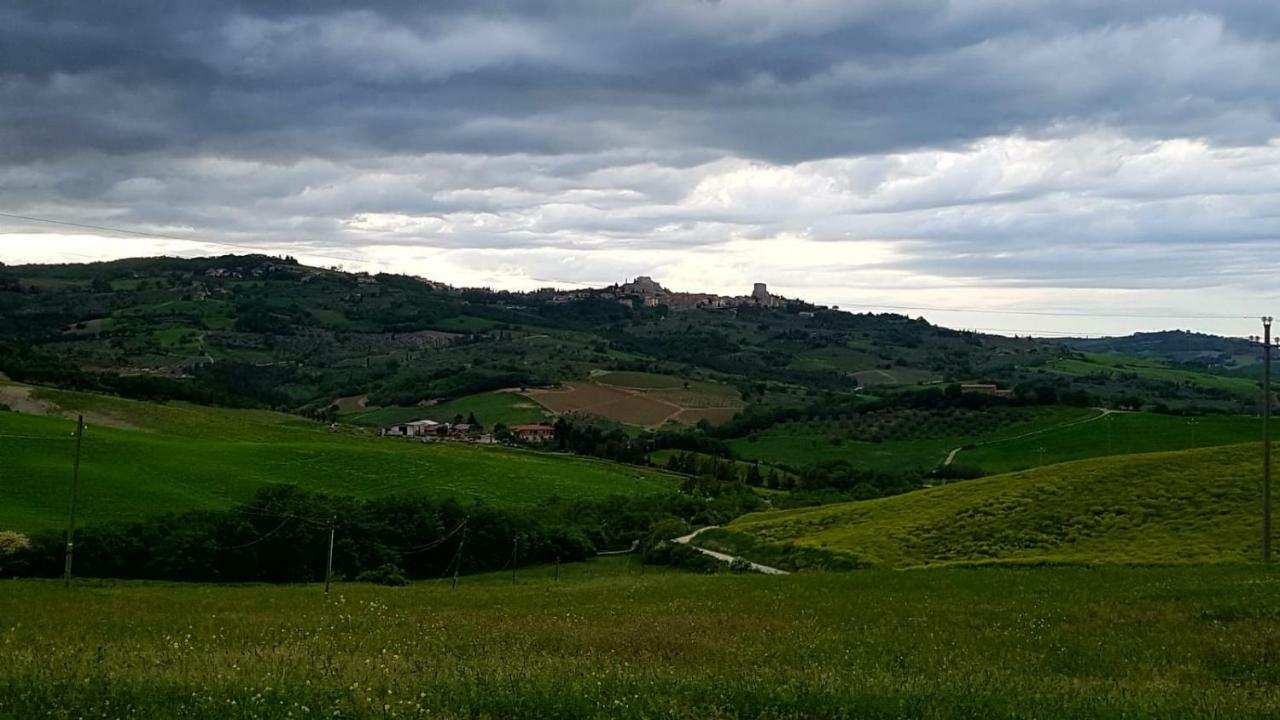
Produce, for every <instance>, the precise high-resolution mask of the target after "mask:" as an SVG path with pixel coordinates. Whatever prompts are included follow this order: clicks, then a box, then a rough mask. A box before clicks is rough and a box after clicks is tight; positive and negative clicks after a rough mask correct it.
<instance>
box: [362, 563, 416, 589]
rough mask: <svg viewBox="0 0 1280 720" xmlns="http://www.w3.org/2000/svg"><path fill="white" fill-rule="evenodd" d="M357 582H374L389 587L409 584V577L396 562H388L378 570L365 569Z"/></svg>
mask: <svg viewBox="0 0 1280 720" xmlns="http://www.w3.org/2000/svg"><path fill="white" fill-rule="evenodd" d="M356 582H367V583H374V584H377V585H386V586H388V587H404V586H406V585H408V584H409V578H408V577H406V576H405V574H404V571H403V570H401V569H400V568H399V567H397V566H396V565H395V564H394V563H387V564H385V565H383V566H381V567H379V568H377V569H376V570H365V571H364V572H362V573H360V574H359V575H357V576H356Z"/></svg>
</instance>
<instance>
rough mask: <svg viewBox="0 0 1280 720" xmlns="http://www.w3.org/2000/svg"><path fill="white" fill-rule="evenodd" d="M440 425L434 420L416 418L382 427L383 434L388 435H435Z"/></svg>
mask: <svg viewBox="0 0 1280 720" xmlns="http://www.w3.org/2000/svg"><path fill="white" fill-rule="evenodd" d="M439 427H440V423H438V422H436V421H434V420H414V421H413V422H407V423H398V424H396V425H388V426H386V427H384V428H382V434H383V435H384V436H386V437H427V436H428V435H434V434H435V433H436V429H437V428H439Z"/></svg>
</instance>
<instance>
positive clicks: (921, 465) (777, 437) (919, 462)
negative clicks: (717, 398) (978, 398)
mask: <svg viewBox="0 0 1280 720" xmlns="http://www.w3.org/2000/svg"><path fill="white" fill-rule="evenodd" d="M993 412H995V411H993ZM1098 414H1099V412H1098V411H1097V410H1091V409H1088V408H1070V407H1045V408H1028V409H1026V410H1024V411H1021V412H1018V413H1016V414H1015V413H1013V412H1006V413H1004V415H1005V416H1007V418H1008V420H1007V422H1001V423H998V425H997V427H995V428H993V429H984V430H982V431H981V432H979V433H976V434H975V433H970V432H966V431H965V430H963V429H961V428H960V427H948V426H941V427H938V428H935V430H934V431H933V432H928V433H923V434H925V435H926V436H925V437H914V438H911V439H892V438H891V439H886V440H884V441H882V442H866V441H858V440H850V439H847V435H848V434H849V432H848V430H847V429H845V428H842V427H841V425H840V424H839V423H835V422H831V421H816V422H792V423H783V424H780V425H775V426H774V427H771V428H769V429H768V430H765V431H763V432H761V433H758V434H757V435H756V436H754V437H753V438H740V439H736V440H732V441H730V443H729V445H730V447H731V448H732V449H733V450H734V451H735V452H737V453H738V454H739V455H740V456H742V457H744V458H747V459H749V460H760V461H761V462H768V463H773V464H778V465H790V466H793V467H802V466H804V465H811V464H814V463H821V462H830V461H835V460H845V461H848V462H849V463H851V464H853V465H856V466H859V467H865V468H871V469H877V470H903V469H911V468H915V469H921V470H928V469H931V468H934V467H936V466H938V465H940V464H942V462H943V461H945V460H946V458H947V454H948V453H949V452H951V451H952V450H954V449H955V448H958V447H962V446H964V445H969V444H974V443H979V442H987V441H993V440H999V439H1004V438H1012V437H1016V436H1019V435H1023V434H1026V433H1030V432H1037V431H1042V430H1047V429H1049V428H1054V427H1059V426H1062V425H1066V424H1068V423H1073V422H1078V421H1080V420H1083V419H1086V418H1090V417H1094V416H1097V415H1098ZM992 417H996V416H994V415H993V416H992ZM850 422H852V423H857V422H860V421H858V420H853V421H850Z"/></svg>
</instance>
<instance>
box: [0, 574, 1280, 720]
mask: <svg viewBox="0 0 1280 720" xmlns="http://www.w3.org/2000/svg"><path fill="white" fill-rule="evenodd" d="M521 573H522V574H521V575H520V579H519V584H518V585H516V586H512V585H511V584H510V577H509V576H507V575H496V576H491V577H488V578H481V579H474V580H464V582H463V584H462V585H461V586H460V587H459V588H458V590H456V591H450V590H449V588H448V585H447V584H445V583H423V584H419V585H416V586H413V587H411V588H408V589H403V590H393V589H387V588H378V587H372V586H360V585H339V586H337V588H336V591H335V594H334V597H333V599H332V601H330V602H328V603H326V602H324V600H323V599H322V597H321V593H320V589H319V588H318V587H315V586H292V587H261V586H240V587H227V586H221V587H219V586H182V585H164V584H142V583H115V584H80V585H76V586H75V587H73V588H72V589H71V590H70V591H66V590H64V589H63V588H62V587H61V585H59V584H57V583H50V582H27V581H23V582H8V583H4V584H0V717H3V718H24V719H25V718H33V717H121V718H124V717H127V718H176V717H209V718H305V717H326V718H329V717H343V718H388V717H448V718H453V717H471V718H481V717H492V718H548V717H559V718H664V717H670V718H738V717H765V718H939V719H941V718H1024V717H1036V718H1044V719H1046V720H1057V719H1061V718H1079V719H1084V718H1089V719H1090V720H1092V719H1095V718H1121V717H1123V718H1174V717H1177V718H1272V717H1275V710H1276V708H1277V707H1280V664H1277V663H1276V662H1275V658H1276V656H1277V652H1278V651H1280V609H1278V608H1280V575H1276V574H1275V573H1272V572H1267V571H1265V570H1262V569H1260V568H1245V567H1193V568H1172V569H1108V570H1083V569H1071V568H1059V569H1048V568H1041V569H1024V570H1010V569H1004V570H1001V569H983V570H967V571H963V570H938V571H920V572H907V573H903V572H889V571H859V572H853V573H844V574H838V575H824V574H811V575H803V576H791V577H782V578H771V577H761V576H713V577H704V576H693V575H683V574H675V573H664V574H659V573H653V572H652V571H651V572H650V573H649V574H646V575H643V576H641V575H638V574H635V571H634V569H632V571H631V572H630V573H628V572H627V568H626V566H625V565H624V564H623V563H620V562H619V563H588V564H586V565H582V566H572V567H566V568H565V570H564V573H563V579H562V581H561V582H559V583H556V582H554V581H553V580H552V576H551V571H550V570H549V569H547V568H536V569H530V570H522V571H521Z"/></svg>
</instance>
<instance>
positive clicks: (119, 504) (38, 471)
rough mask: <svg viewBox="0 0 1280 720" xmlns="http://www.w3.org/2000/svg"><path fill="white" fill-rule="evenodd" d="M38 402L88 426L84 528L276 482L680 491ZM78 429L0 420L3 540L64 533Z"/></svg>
mask: <svg viewBox="0 0 1280 720" xmlns="http://www.w3.org/2000/svg"><path fill="white" fill-rule="evenodd" d="M9 387H11V388H12V387H14V386H9ZM27 402H42V403H46V404H47V405H48V406H50V407H46V410H50V409H53V408H56V409H58V410H59V411H61V412H84V413H86V418H87V423H88V430H87V431H86V434H85V441H84V447H83V451H82V462H81V475H80V479H81V482H80V503H79V507H78V515H79V517H80V518H81V522H82V523H95V522H102V521H110V520H127V519H137V518H141V517H145V516H149V515H154V514H158V513H164V512H170V511H183V510H195V509H204V508H223V507H228V506H230V505H232V504H234V503H236V502H242V501H245V500H247V499H248V498H249V497H250V496H251V495H252V494H253V492H254V491H255V490H256V489H257V488H259V487H261V486H263V485H265V484H268V483H291V484H296V485H298V486H300V487H304V488H307V489H310V490H317V491H323V492H329V493H334V494H342V495H352V496H356V497H376V496H379V495H387V494H393V493H418V494H424V495H431V496H436V497H443V496H452V497H459V498H463V499H469V498H475V499H478V500H482V501H484V502H487V503H490V504H494V505H529V504H534V503H537V502H538V501H540V500H543V499H545V498H548V497H551V496H560V497H602V496H606V495H612V494H637V493H655V492H662V491H665V490H667V489H670V488H672V487H673V486H674V484H675V482H674V479H673V478H672V477H671V476H668V475H666V474H665V473H662V472H660V471H656V470H648V469H645V468H637V467H629V466H623V465H617V464H614V463H608V462H603V461H596V460H590V459H582V458H570V457H564V456H557V455H549V454H544V453H536V452H530V451H522V450H515V449H508V448H497V447H479V446H469V445H462V444H457V443H434V444H423V443H417V442H410V441H405V440H399V439H392V438H379V437H375V436H372V435H369V434H367V433H358V432H354V431H344V432H330V431H329V430H328V429H327V427H326V426H324V425H322V424H319V423H313V422H309V421H306V420H302V419H300V418H297V417H294V416H290V415H283V414H279V413H271V412H262V411H246V410H229V409H217V408H206V407H199V406H193V405H184V404H179V403H170V404H154V403H141V402H134V401H130V400H123V399H120V398H111V397H105V396H95V395H88V394H83V393H68V392H61V391H50V390H43V389H35V390H33V391H32V394H31V397H30V398H29V399H28V400H27ZM74 426H75V423H74V422H73V421H72V420H70V419H67V418H65V417H61V416H57V415H54V416H40V415H31V414H25V413H15V412H0V528H4V529H16V530H34V529H38V528H43V527H54V526H58V525H60V524H61V523H63V522H65V517H66V504H67V493H68V486H69V482H70V475H71V464H72V457H73V453H74V440H73V438H72V433H73V431H74Z"/></svg>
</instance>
